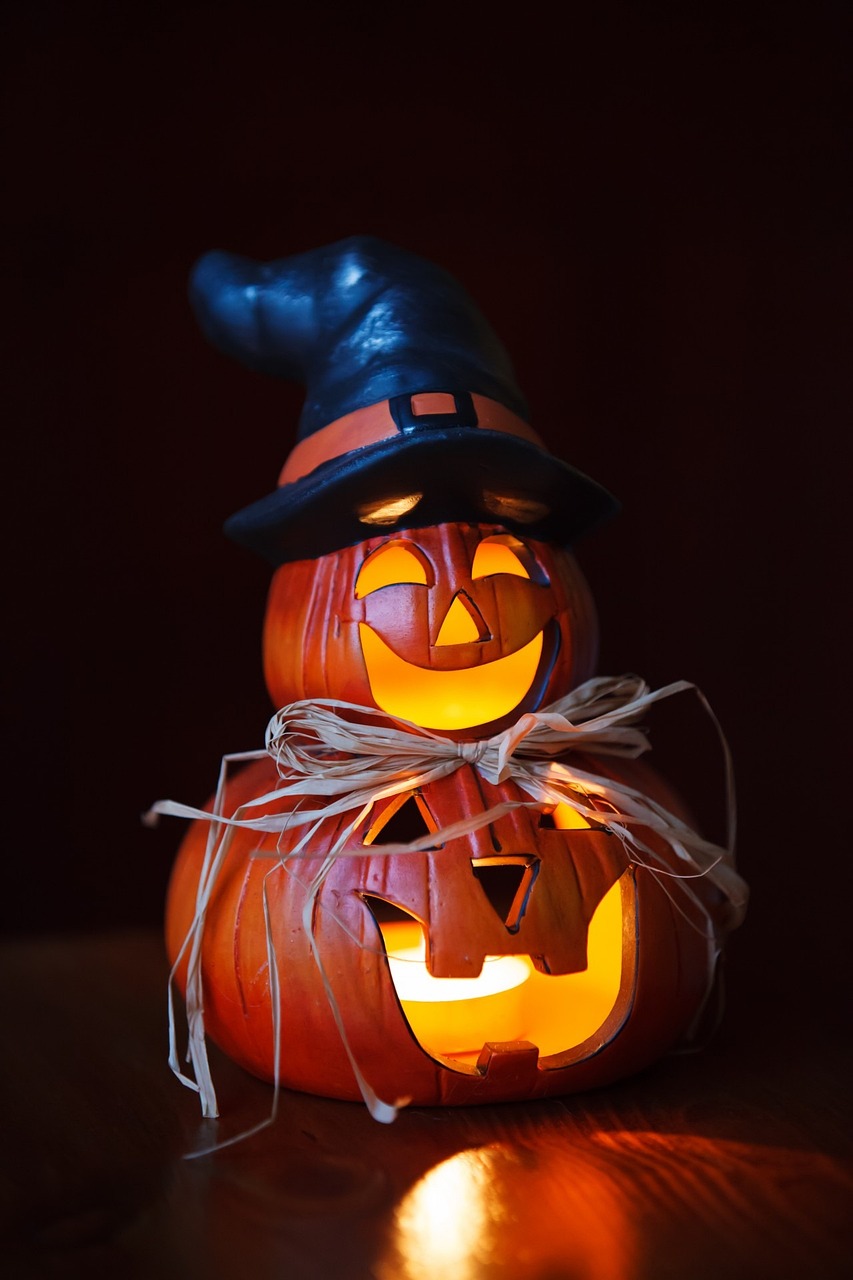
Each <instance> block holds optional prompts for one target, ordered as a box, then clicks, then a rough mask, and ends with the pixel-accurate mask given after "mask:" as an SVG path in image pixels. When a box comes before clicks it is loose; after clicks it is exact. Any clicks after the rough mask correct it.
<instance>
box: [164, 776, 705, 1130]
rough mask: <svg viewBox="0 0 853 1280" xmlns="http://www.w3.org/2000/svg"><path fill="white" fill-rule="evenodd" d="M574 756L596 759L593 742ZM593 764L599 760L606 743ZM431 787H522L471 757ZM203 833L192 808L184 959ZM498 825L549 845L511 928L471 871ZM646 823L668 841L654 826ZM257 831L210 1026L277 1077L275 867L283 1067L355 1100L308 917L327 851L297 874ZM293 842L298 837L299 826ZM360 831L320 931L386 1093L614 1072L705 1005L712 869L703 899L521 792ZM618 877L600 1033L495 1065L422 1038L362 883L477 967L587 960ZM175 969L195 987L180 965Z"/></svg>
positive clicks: (230, 902)
mask: <svg viewBox="0 0 853 1280" xmlns="http://www.w3.org/2000/svg"><path fill="white" fill-rule="evenodd" d="M578 763H579V764H580V766H581V767H584V761H583V760H582V759H579V760H578ZM586 765H587V766H588V767H592V768H594V769H596V770H597V771H598V772H603V771H604V770H603V769H602V764H601V761H600V760H597V761H587V762H586ZM609 772H610V776H618V777H620V778H621V779H623V780H625V781H627V782H629V783H630V784H631V785H635V786H642V787H643V788H644V789H645V790H646V792H647V793H649V792H651V793H654V794H656V795H657V798H658V799H661V800H663V801H664V802H667V803H669V804H670V806H671V801H672V798H671V796H669V795H664V791H663V788H662V786H661V785H659V784H658V783H656V781H655V779H654V775H653V774H652V773H651V772H650V771H649V770H648V769H646V768H645V767H644V766H641V765H638V764H637V763H635V762H634V763H622V762H620V764H619V766H618V774H617V772H616V770H610V771H609ZM274 777H275V775H274V771H273V768H272V765H271V763H270V762H269V761H266V760H264V761H260V762H258V763H256V764H253V765H251V766H249V767H247V768H246V769H244V770H243V772H242V773H240V774H239V775H238V776H237V777H236V779H235V780H234V781H233V782H232V784H231V787H230V790H229V794H228V797H227V806H226V811H230V810H232V809H233V808H234V807H235V806H236V805H238V804H241V803H243V802H245V801H246V800H248V799H249V798H252V797H255V796H258V795H262V794H264V793H265V792H266V791H268V790H269V789H270V788H271V786H272V784H273V782H274ZM423 798H424V800H425V801H426V802H427V804H428V806H429V808H430V811H431V812H432V813H433V815H434V817H435V819H436V821H437V823H438V824H439V826H442V825H444V824H446V823H447V822H449V821H451V820H454V819H455V818H458V817H459V816H460V815H461V814H467V813H472V812H476V811H477V810H478V809H481V808H482V807H483V806H492V805H494V804H496V803H498V802H500V801H501V800H506V799H519V798H520V799H527V797H524V796H522V795H521V794H520V793H519V792H518V790H517V789H516V787H515V785H514V784H513V783H511V782H507V783H503V784H501V785H499V786H497V787H493V786H491V785H490V784H488V783H486V782H484V781H482V780H481V779H480V778H479V777H478V776H477V775H476V774H475V773H474V772H473V770H472V769H471V768H470V767H469V766H467V765H466V766H463V767H462V768H461V769H459V770H458V771H457V772H456V773H455V774H453V775H452V776H451V777H449V778H446V779H443V780H441V781H440V782H436V783H433V784H430V785H429V786H427V787H424V789H423ZM338 824H339V820H338V819H332V820H329V822H328V823H327V828H328V840H325V839H324V840H323V841H322V843H323V844H324V845H326V847H328V842H331V840H333V839H334V835H335V832H336V831H337V830H339V825H338ZM207 834H208V826H207V824H206V823H204V822H198V823H195V824H194V825H193V826H192V827H191V829H190V830H189V832H188V834H187V836H186V838H185V840H184V842H183V845H182V847H181V849H180V851H179V855H178V858H177V860H176V864H175V867H174V871H173V875H172V880H171V884H170V889H169V894H168V909H167V927H166V936H167V946H168V950H169V954H170V957H171V959H172V961H173V962H174V959H175V957H176V956H177V954H178V951H179V949H180V946H181V944H182V943H183V941H184V938H185V936H186V934H187V931H188V929H189V928H190V925H191V922H192V917H193V911H194V906H195V894H196V885H197V881H198V875H199V871H200V867H201V863H202V858H203V855H204V849H205V843H206V839H207ZM320 834H321V836H324V835H325V834H326V831H325V829H324V831H323V832H321V833H320ZM493 837H495V838H497V840H498V842H499V844H500V847H501V850H502V852H503V853H509V852H513V851H521V852H524V853H528V854H529V853H531V852H533V851H535V854H536V856H537V857H538V858H539V859H540V874H539V876H538V878H537V880H536V882H535V884H534V887H533V889H532V890H531V894H530V901H529V907H528V909H527V911H526V913H525V915H524V918H523V920H522V922H521V926H520V928H519V929H518V931H517V933H515V934H510V933H508V932H507V929H506V928H505V926H504V923H503V921H502V920H501V919H500V918H499V917H498V915H497V914H496V913H495V912H494V911H493V910H492V908H491V907H490V905H489V903H488V900H487V899H486V898H485V896H484V894H483V892H482V890H481V888H480V886H479V884H478V883H477V881H476V878H475V876H474V875H473V874H472V864H471V858H472V857H475V856H477V854H478V852H481V851H485V852H492V853H493V852H494V849H495V844H494V843H493ZM645 838H646V839H647V841H648V842H649V843H651V844H655V838H654V837H653V836H651V835H650V834H646V835H645ZM262 840H263V848H264V849H265V850H266V851H271V850H272V849H274V847H275V845H274V837H264V838H262ZM259 847H261V839H259V837H258V835H257V833H248V832H243V831H241V832H239V833H238V834H237V836H236V838H235V840H234V843H233V845H232V848H231V852H230V854H229V857H228V860H227V863H226V865H225V867H224V868H223V871H222V873H221V876H220V879H219V881H218V883H217V885H216V889H215V893H214V897H213V900H212V902H211V904H210V907H209V909H208V912H207V917H206V927H205V933H204V941H203V950H202V966H203V981H204V1006H205V1020H206V1025H207V1029H208V1032H209V1034H210V1036H211V1038H212V1039H213V1040H214V1041H215V1042H216V1043H217V1044H218V1045H219V1046H220V1048H222V1049H223V1050H224V1051H225V1052H226V1053H227V1054H228V1055H229V1056H230V1057H231V1058H232V1059H233V1060H235V1061H236V1062H237V1063H239V1064H240V1065H242V1066H243V1067H245V1068H246V1069H247V1070H248V1071H250V1072H252V1073H253V1074H255V1075H257V1076H259V1077H261V1078H263V1079H266V1080H272V1079H273V1075H274V1072H273V1019H272V1010H271V1004H270V991H269V971H268V958H267V949H266V940H265V930H264V922H263V891H264V884H265V885H266V893H267V896H268V900H269V906H270V913H271V918H272V920H273V930H274V942H275V955H276V964H277V968H278V972H279V977H280V984H281V1005H280V1008H281V1046H282V1048H281V1057H280V1078H281V1082H282V1083H283V1084H284V1085H286V1086H288V1087H291V1088H294V1089H297V1090H301V1091H304V1092H309V1093H317V1094H321V1095H323V1096H329V1097H337V1098H343V1099H353V1100H357V1099H359V1098H360V1096H361V1095H360V1092H359V1089H358V1085H357V1083H356V1080H355V1077H354V1074H353V1071H352V1069H351V1067H350V1064H349V1061H348V1059H347V1056H346V1053H345V1051H344V1047H343V1044H342V1040H341V1036H340V1034H339V1032H338V1029H337V1027H336V1025H335V1023H334V1020H333V1016H332V1011H331V1008H330V1005H329V1001H328V998H327V994H326V991H325V990H324V987H323V984H322V981H321V978H320V974H319V971H318V968H317V965H316V963H315V960H314V956H313V954H312V951H311V947H310V945H309V940H308V938H307V936H306V934H305V931H304V929H303V926H302V909H303V906H304V903H305V889H304V886H305V885H306V884H308V883H310V880H311V879H312V877H313V875H314V874H315V873H316V871H317V870H318V869H319V867H320V865H321V861H322V858H321V857H314V858H311V859H307V860H306V859H299V860H295V861H294V862H293V863H291V864H290V865H291V868H292V872H293V874H291V870H288V869H285V868H282V867H281V866H277V864H276V862H275V861H274V860H270V859H268V858H263V857H261V858H258V857H252V856H251V855H252V854H253V853H254V852H255V851H257V850H258V849H259ZM283 847H284V848H285V849H286V848H287V847H288V846H287V841H286V840H285V841H284V842H283ZM655 847H656V848H658V849H661V848H663V849H664V850H665V846H660V845H655ZM348 848H363V849H364V852H363V853H361V852H359V854H358V855H357V856H348V855H347V856H342V857H340V858H339V859H338V861H337V862H336V864H335V866H334V868H333V870H332V872H331V873H330V875H329V877H328V878H327V880H326V881H325V883H324V885H323V887H322V889H321V891H320V893H319V895H318V899H317V902H316V903H315V907H314V913H313V920H314V930H315V937H316V941H317V945H318V948H319V951H320V954H321V956H322V958H323V964H324V968H325V970H326V973H327V975H328V979H329V981H330V983H331V986H332V989H333V991H334V994H335V998H336V1000H337V1002H338V1006H339V1008H340V1010H341V1013H342V1015H343V1018H344V1023H345V1027H346V1032H347V1037H348V1040H349V1043H350V1046H351V1049H352V1051H353V1053H354V1055H355V1058H356V1061H357V1062H358V1064H359V1067H360V1069H361V1070H362V1072H363V1074H364V1076H365V1077H366V1079H367V1080H368V1081H369V1083H370V1085H371V1086H372V1087H373V1088H374V1089H375V1090H376V1092H377V1093H378V1094H379V1096H380V1097H383V1098H385V1099H386V1100H389V1101H393V1100H394V1099H398V1098H401V1097H406V1098H410V1099H411V1100H412V1101H413V1102H415V1103H417V1104H420V1105H469V1104H475V1103H487V1102H502V1101H506V1100H512V1099H519V1098H535V1097H545V1096H555V1095H561V1094H568V1093H573V1092H575V1091H577V1090H583V1089H589V1088H592V1087H597V1086H599V1085H604V1084H607V1083H609V1082H611V1081H613V1080H615V1079H619V1078H621V1077H624V1076H626V1075H628V1074H632V1073H634V1072H636V1071H638V1070H640V1069H641V1068H643V1067H645V1066H647V1065H648V1064H650V1063H651V1062H653V1061H654V1060H655V1059H657V1058H658V1057H660V1056H661V1055H662V1054H664V1053H665V1052H667V1051H668V1050H669V1049H670V1048H672V1047H673V1046H674V1045H676V1044H677V1043H678V1042H679V1041H680V1040H681V1039H682V1038H683V1037H684V1036H685V1035H686V1033H687V1032H688V1029H689V1028H690V1026H691V1024H692V1023H693V1022H694V1020H695V1019H696V1017H697V1015H698V1014H699V1013H700V1011H701V1009H702V1006H703V1003H704V1001H705V998H706V996H707V993H708V991H709V989H710V987H711V984H712V982H713V947H711V946H709V939H708V936H707V934H708V926H709V922H710V923H711V924H712V925H720V920H719V919H717V916H718V913H719V912H720V910H721V907H720V900H719V895H718V893H717V891H716V890H715V889H714V888H713V886H712V885H710V884H706V883H705V882H704V881H702V880H701V879H700V880H698V881H697V880H692V881H691V882H690V884H691V886H692V889H693V891H694V892H697V893H698V894H699V895H700V897H701V899H702V902H703V907H704V912H707V916H705V915H704V913H703V909H702V908H697V906H696V904H695V903H694V902H692V901H691V900H690V898H689V897H688V895H687V894H686V893H685V891H684V889H683V887H682V886H681V885H680V882H679V881H678V880H677V879H668V878H667V879H666V881H665V884H666V887H665V888H662V887H661V884H660V883H658V881H657V880H656V879H655V878H654V877H653V876H652V874H651V873H650V872H649V871H647V870H646V869H645V868H643V867H637V868H635V869H630V868H628V863H627V859H626V855H625V853H624V850H623V849H622V846H621V844H620V843H619V841H618V840H617V838H616V837H615V836H613V835H610V834H607V833H606V832H604V831H597V830H589V831H552V830H544V829H541V828H540V827H539V824H538V817H537V814H536V812H535V811H530V810H523V809H519V810H514V811H512V812H511V813H510V814H509V815H506V816H505V817H502V818H500V819H499V820H498V822H497V823H495V824H494V826H493V827H490V828H483V829H481V830H479V831H476V832H474V833H472V834H470V835H468V836H465V837H462V838H459V839H457V840H454V841H450V842H448V844H447V845H446V846H445V847H444V848H442V849H440V850H438V851H436V852H428V853H422V854H404V855H390V856H383V855H381V854H375V853H372V852H371V849H370V848H369V847H367V846H360V845H359V841H358V839H356V838H355V837H353V838H352V839H351V841H350V844H349V845H348ZM670 863H671V864H672V859H670ZM626 868H628V869H627V870H626ZM672 869H673V870H677V869H678V868H676V867H674V866H673V868H672ZM620 877H622V884H623V885H624V886H625V887H624V889H623V903H625V904H627V909H626V912H625V916H624V923H623V939H624V940H623V979H622V990H621V991H620V996H619V1001H618V1002H617V1006H616V1007H615V1008H614V1011H613V1013H612V1015H611V1016H610V1018H609V1019H608V1020H607V1023H606V1024H605V1025H603V1026H602V1028H601V1029H600V1031H599V1032H598V1033H596V1034H595V1035H593V1036H591V1037H590V1038H589V1039H588V1040H586V1041H585V1042H584V1043H582V1044H580V1045H577V1046H574V1047H570V1048H568V1049H567V1050H566V1052H565V1053H562V1054H557V1055H553V1054H552V1055H550V1056H549V1057H548V1058H547V1059H546V1060H545V1061H544V1062H540V1063H539V1064H538V1065H537V1063H536V1060H535V1055H533V1058H532V1059H531V1058H530V1057H529V1056H528V1057H527V1058H526V1059H523V1060H519V1059H515V1058H511V1057H510V1058H505V1057H500V1056H498V1057H496V1058H494V1059H493V1061H492V1063H491V1064H490V1065H489V1066H488V1069H484V1068H482V1067H481V1068H478V1067H476V1066H474V1065H470V1064H467V1065H466V1064H460V1063H450V1062H448V1060H447V1059H443V1060H437V1059H436V1058H434V1057H432V1056H431V1055H430V1054H429V1053H428V1052H427V1051H426V1050H425V1049H423V1048H422V1047H421V1046H420V1044H419V1043H418V1041H417V1040H416V1038H415V1037H414V1035H413V1033H412V1031H411V1030H410V1028H409V1026H408V1024H407V1022H406V1020H405V1018H404V1016H403V1013H402V1011H401V1007H400V1004H399V1002H398V1000H397V996H396V993H395V991H394V988H393V984H392V981H391V978H390V974H389V969H388V962H387V959H386V958H385V956H384V953H383V951H382V945H381V938H380V935H379V932H378V928H377V926H376V925H375V922H374V919H373V915H372V913H371V911H370V909H369V908H368V906H367V905H366V901H365V898H366V896H370V897H374V896H375V897H376V898H379V899H383V900H385V901H390V902H392V903H394V904H396V905H398V906H400V907H403V908H405V909H406V910H407V911H409V912H411V913H412V914H413V915H415V916H416V917H418V918H419V919H420V920H421V921H422V922H423V923H424V925H425V928H426V931H427V936H428V938H429V945H430V947H431V949H432V952H433V963H434V972H435V973H436V974H438V975H445V976H467V975H469V974H471V973H476V972H477V969H478V967H479V961H480V958H481V957H482V955H483V954H507V953H512V952H516V953H519V954H523V953H527V954H530V955H531V956H533V957H534V963H536V965H537V967H539V968H542V967H544V968H545V969H546V970H548V969H550V971H551V972H553V973H560V972H568V971H571V970H573V969H577V968H582V967H583V964H584V954H585V946H586V929H587V923H588V921H589V919H590V917H591V915H592V913H593V911H594V909H595V906H596V905H597V903H598V901H599V900H600V898H601V897H602V895H603V894H604V893H605V892H606V890H607V889H608V888H609V887H610V886H611V885H612V884H614V883H615V881H616V880H618V879H620ZM300 881H301V883H300ZM342 925H343V926H345V927H342ZM703 934H704V935H706V936H703ZM536 957H538V960H537V959H535V958H536ZM546 981H547V980H546ZM178 982H179V985H181V986H182V987H183V984H184V983H185V969H184V967H183V966H181V967H179V969H178Z"/></svg>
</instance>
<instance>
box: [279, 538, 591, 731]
mask: <svg viewBox="0 0 853 1280" xmlns="http://www.w3.org/2000/svg"><path fill="white" fill-rule="evenodd" d="M596 649H597V628H596V622H595V611H594V606H593V603H592V599H591V596H590V593H589V590H588V588H587V586H586V583H585V581H584V579H583V576H582V574H581V572H580V570H579V568H578V566H577V564H576V562H575V560H574V559H573V557H572V556H571V555H570V554H569V553H568V552H566V551H563V550H561V549H559V548H555V547H552V546H549V545H547V544H545V543H537V542H523V541H522V540H521V539H519V538H517V537H515V536H514V535H513V534H510V533H507V532H506V530H505V529H503V528H502V527H501V526H499V525H469V524H444V525H438V526H432V527H430V528H426V529H415V530H411V529H409V530H402V531H400V532H396V533H394V534H392V535H390V536H377V537H374V538H371V539H369V540H367V541H366V542H363V543H359V544H358V545H357V546H354V547H348V548H345V549H344V550H342V551H339V552H336V553H334V554H333V555H328V556H322V557H320V558H319V559H318V560H312V561H298V562H296V563H290V564H285V565H282V566H281V568H279V569H278V570H277V571H276V574H275V577H274V578H273V582H272V585H271V588H270V595H269V601H268V606H267V614H266V623H265V629H264V669H265V673H266V679H267V685H268V688H269V691H270V695H271V697H272V699H273V701H274V703H275V704H276V705H277V706H282V705H284V704H285V703H287V702H290V701H294V700H296V699H299V698H326V697H331V698H340V699H343V700H344V701H348V702H355V703H358V704H360V705H362V706H370V707H379V708H380V709H381V710H383V711H385V712H387V713H388V715H390V716H393V717H396V718H399V719H403V720H411V721H413V722H414V723H416V724H419V725H422V726H424V727H425V728H429V729H435V730H439V731H441V732H442V733H446V734H448V735H450V736H453V735H456V736H468V737H471V736H478V735H482V734H485V733H490V732H494V731H497V730H498V729H500V728H502V727H503V726H504V725H505V724H506V723H509V722H510V721H512V720H514V719H516V718H517V717H518V716H519V715H521V714H522V713H523V712H525V711H530V710H533V709H535V708H536V707H538V706H540V705H542V704H543V703H544V702H548V701H549V700H550V699H551V698H552V697H556V696H559V695H560V694H562V693H565V692H567V691H568V690H569V689H570V688H572V687H573V686H574V685H575V684H577V683H579V682H580V681H582V680H584V679H586V678H587V677H588V676H589V675H590V674H591V673H592V670H593V668H594V664H595V658H596Z"/></svg>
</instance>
